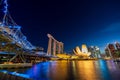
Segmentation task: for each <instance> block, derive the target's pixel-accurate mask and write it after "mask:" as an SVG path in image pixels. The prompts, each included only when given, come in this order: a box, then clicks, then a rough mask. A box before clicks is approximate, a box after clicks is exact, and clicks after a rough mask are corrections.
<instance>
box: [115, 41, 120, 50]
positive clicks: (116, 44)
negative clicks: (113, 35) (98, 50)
mask: <svg viewBox="0 0 120 80" xmlns="http://www.w3.org/2000/svg"><path fill="white" fill-rule="evenodd" d="M115 46H116V49H117V50H118V51H120V43H118V42H116V43H115Z"/></svg>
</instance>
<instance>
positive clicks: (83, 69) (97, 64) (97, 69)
mask: <svg viewBox="0 0 120 80" xmlns="http://www.w3.org/2000/svg"><path fill="white" fill-rule="evenodd" d="M119 65H120V63H117V64H116V63H115V62H113V61H105V60H98V61H92V60H86V61H65V60H63V61H51V62H42V63H39V64H37V65H34V66H33V67H32V68H31V69H28V70H27V71H26V72H25V73H26V74H28V75H29V76H30V77H31V78H33V79H34V80H119V78H120V76H119V75H120V69H119Z"/></svg>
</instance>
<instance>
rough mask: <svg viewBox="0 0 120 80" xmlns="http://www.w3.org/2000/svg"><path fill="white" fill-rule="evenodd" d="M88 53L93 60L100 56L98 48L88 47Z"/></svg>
mask: <svg viewBox="0 0 120 80" xmlns="http://www.w3.org/2000/svg"><path fill="white" fill-rule="evenodd" d="M88 50H89V52H91V57H94V58H100V57H101V54H100V49H99V47H98V46H90V47H89V48H88Z"/></svg>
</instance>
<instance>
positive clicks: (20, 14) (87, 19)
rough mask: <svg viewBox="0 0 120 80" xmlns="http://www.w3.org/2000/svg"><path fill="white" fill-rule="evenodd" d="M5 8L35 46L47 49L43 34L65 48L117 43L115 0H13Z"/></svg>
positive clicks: (118, 21)
mask: <svg viewBox="0 0 120 80" xmlns="http://www.w3.org/2000/svg"><path fill="white" fill-rule="evenodd" d="M9 3H10V6H9V11H10V14H11V16H12V17H13V19H14V20H15V22H16V23H17V24H18V25H20V26H22V32H23V34H25V35H26V36H27V38H28V40H29V41H30V42H31V43H32V44H33V45H35V46H41V47H43V48H45V51H47V46H48V38H47V33H50V34H51V35H53V36H54V37H55V38H56V39H57V40H59V41H62V42H63V43H64V46H65V51H67V52H69V51H72V49H73V48H75V47H76V46H79V45H81V44H86V45H88V46H91V45H94V46H98V47H100V49H102V50H104V48H105V46H106V45H107V43H113V42H115V41H118V42H120V37H119V34H120V32H119V30H120V10H119V8H120V5H119V3H120V2H119V1H112V0H111V1H104V0H102V1H94V0H92V1H89V0H88V1H84V0H83V1H39V0H36V1H28V0H26V1H23V0H20V1H14V0H9Z"/></svg>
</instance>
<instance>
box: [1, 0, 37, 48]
mask: <svg viewBox="0 0 120 80" xmlns="http://www.w3.org/2000/svg"><path fill="white" fill-rule="evenodd" d="M0 5H3V9H2V10H3V11H2V12H3V14H4V15H3V18H2V19H3V20H2V21H1V22H0V31H1V32H2V33H3V35H4V36H5V37H7V38H8V39H9V40H11V41H12V42H14V43H16V44H17V45H18V46H20V47H22V48H24V49H34V48H35V47H34V46H33V45H32V44H31V43H30V42H29V41H28V40H27V38H26V36H24V34H23V33H22V32H21V26H19V25H17V24H16V23H15V21H14V20H13V19H12V17H11V15H10V14H9V11H8V6H9V5H8V3H7V0H2V1H1V2H0Z"/></svg>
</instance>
